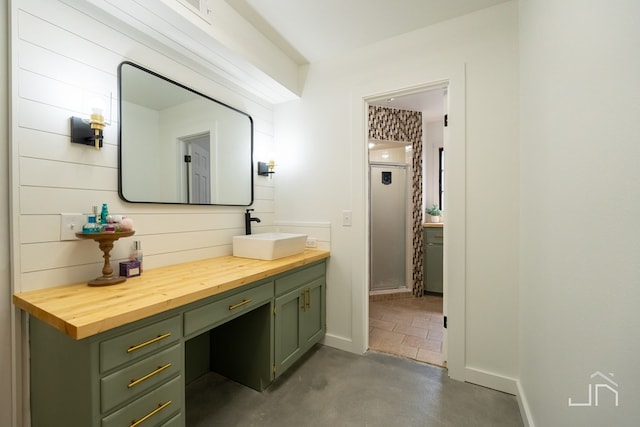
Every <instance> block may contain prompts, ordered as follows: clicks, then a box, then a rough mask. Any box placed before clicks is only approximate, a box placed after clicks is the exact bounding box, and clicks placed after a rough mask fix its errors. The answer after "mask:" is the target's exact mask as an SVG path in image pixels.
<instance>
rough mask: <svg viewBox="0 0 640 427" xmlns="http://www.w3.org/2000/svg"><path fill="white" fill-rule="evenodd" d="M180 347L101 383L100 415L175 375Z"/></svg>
mask: <svg viewBox="0 0 640 427" xmlns="http://www.w3.org/2000/svg"><path fill="white" fill-rule="evenodd" d="M181 356H182V352H181V347H180V346H179V345H177V344H176V345H174V346H173V347H171V348H168V349H166V350H163V351H161V352H160V353H157V354H154V355H153V356H149V357H148V358H146V359H143V360H141V361H139V362H137V363H134V364H133V365H131V366H128V367H126V368H125V369H122V370H121V371H117V372H114V373H113V374H111V375H108V376H106V377H104V378H102V379H101V380H100V399H101V405H102V412H107V411H109V410H110V409H111V408H113V407H115V406H117V405H119V404H121V403H123V402H125V401H127V400H128V399H130V398H132V397H135V396H137V395H140V394H143V393H146V392H147V391H149V390H151V389H152V388H154V387H155V386H157V385H158V384H160V383H162V382H163V381H166V380H167V379H168V378H171V377H172V376H174V375H176V374H178V373H179V372H180V367H181V365H182V363H181V360H182V357H181Z"/></svg>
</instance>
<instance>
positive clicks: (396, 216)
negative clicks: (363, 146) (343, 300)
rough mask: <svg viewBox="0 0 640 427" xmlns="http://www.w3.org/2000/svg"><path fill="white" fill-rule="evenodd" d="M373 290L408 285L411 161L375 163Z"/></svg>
mask: <svg viewBox="0 0 640 427" xmlns="http://www.w3.org/2000/svg"><path fill="white" fill-rule="evenodd" d="M369 173H370V181H369V182H370V183H371V184H370V192H371V194H370V203H371V208H370V215H371V218H370V227H371V229H370V236H371V251H370V263H369V264H370V266H371V271H370V277H371V286H370V290H371V291H378V290H385V289H398V288H403V287H406V286H407V280H406V279H407V257H406V250H407V243H406V242H407V165H395V164H386V163H371V164H370V166H369Z"/></svg>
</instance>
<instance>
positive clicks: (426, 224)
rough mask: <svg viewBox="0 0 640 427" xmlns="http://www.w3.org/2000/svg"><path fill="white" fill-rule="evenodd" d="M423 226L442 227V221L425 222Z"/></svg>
mask: <svg viewBox="0 0 640 427" xmlns="http://www.w3.org/2000/svg"><path fill="white" fill-rule="evenodd" d="M422 226H423V227H424V228H442V227H444V223H442V222H425V223H424V224H422Z"/></svg>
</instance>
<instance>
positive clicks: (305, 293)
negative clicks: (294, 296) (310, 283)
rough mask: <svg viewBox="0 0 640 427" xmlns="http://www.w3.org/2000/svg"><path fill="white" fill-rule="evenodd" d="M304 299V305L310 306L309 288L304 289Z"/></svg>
mask: <svg viewBox="0 0 640 427" xmlns="http://www.w3.org/2000/svg"><path fill="white" fill-rule="evenodd" d="M304 295H305V297H304V299H305V305H306V307H307V308H311V289H310V288H307V289H305V291H304Z"/></svg>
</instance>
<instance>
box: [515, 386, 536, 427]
mask: <svg viewBox="0 0 640 427" xmlns="http://www.w3.org/2000/svg"><path fill="white" fill-rule="evenodd" d="M516 385H517V387H518V394H517V395H516V397H517V398H518V407H519V408H520V416H521V417H522V423H523V424H524V427H535V424H534V423H533V417H532V416H531V409H530V408H529V403H528V402H527V397H526V395H525V393H524V390H523V389H522V384H521V383H520V380H517V381H516Z"/></svg>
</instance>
